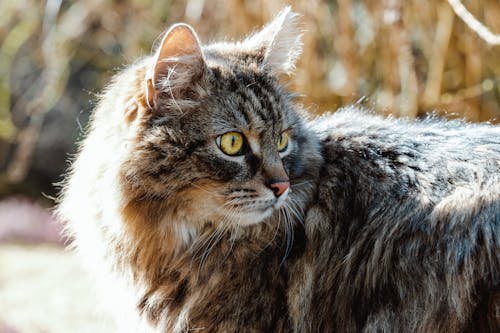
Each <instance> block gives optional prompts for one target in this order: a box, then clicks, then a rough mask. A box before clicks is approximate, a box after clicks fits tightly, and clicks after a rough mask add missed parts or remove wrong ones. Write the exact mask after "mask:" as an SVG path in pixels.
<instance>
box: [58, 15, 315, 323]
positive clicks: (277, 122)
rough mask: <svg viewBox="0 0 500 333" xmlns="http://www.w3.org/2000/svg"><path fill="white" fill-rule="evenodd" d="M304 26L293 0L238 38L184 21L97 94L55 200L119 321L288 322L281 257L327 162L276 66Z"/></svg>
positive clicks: (290, 60)
mask: <svg viewBox="0 0 500 333" xmlns="http://www.w3.org/2000/svg"><path fill="white" fill-rule="evenodd" d="M299 38H300V34H298V33H297V28H296V15H295V14H294V13H292V12H290V10H289V9H285V10H284V11H282V12H281V13H280V14H279V15H278V16H277V17H276V18H275V19H274V20H273V21H272V22H270V23H269V24H268V25H267V26H266V27H264V28H263V29H262V30H261V31H259V32H257V33H255V34H253V35H252V36H250V37H248V38H247V39H245V40H243V41H241V42H237V43H220V44H212V45H208V46H201V44H200V43H199V41H198V37H197V36H196V34H195V32H194V31H193V30H192V28H190V27H189V26H187V25H185V24H177V25H174V26H173V27H171V28H170V29H169V30H168V31H167V32H166V34H165V36H164V37H163V40H162V42H161V44H160V45H159V47H158V50H157V52H156V54H155V55H154V56H152V57H147V58H145V59H142V60H140V61H138V62H137V63H135V64H134V65H132V66H130V67H129V68H127V69H125V70H124V71H123V72H121V73H120V74H118V75H117V76H116V77H115V78H114V80H113V83H112V84H111V85H110V86H109V87H108V89H107V90H106V92H105V93H104V95H103V96H102V97H101V100H100V103H99V105H98V106H97V108H96V110H95V111H94V113H93V116H92V121H91V124H90V128H89V131H88V134H87V137H86V138H85V140H84V141H83V142H82V144H81V149H80V151H79V153H78V157H77V158H76V160H75V161H74V162H73V165H72V168H71V172H70V175H69V177H68V179H67V182H66V184H65V189H64V193H63V196H62V200H61V204H60V206H59V209H58V212H59V215H60V216H61V217H62V218H63V219H64V220H66V221H68V224H67V228H68V230H69V232H70V233H71V234H73V236H74V239H75V241H74V245H75V246H76V248H77V249H78V251H79V253H80V254H81V256H82V258H83V259H84V260H85V262H86V265H88V266H89V269H90V271H91V272H92V273H93V274H95V275H98V276H97V278H98V280H99V281H100V282H101V286H102V289H103V291H104V293H106V296H105V297H106V298H107V299H108V300H110V301H111V303H112V304H111V306H112V307H113V308H114V310H115V311H116V312H117V315H118V318H120V320H119V321H120V322H121V323H123V325H122V327H120V331H126V330H128V331H132V332H138V331H148V332H187V331H191V330H199V331H203V332H243V331H248V332H289V331H290V330H291V327H290V321H289V319H288V315H287V313H288V311H287V302H286V299H287V298H286V291H287V275H286V271H285V265H284V264H283V260H284V258H285V257H286V255H287V252H290V251H291V248H292V244H291V242H292V238H291V236H290V235H291V232H292V227H293V226H292V216H294V215H299V214H301V212H300V211H299V209H300V208H299V205H305V204H307V202H308V201H309V200H310V198H312V189H313V187H314V182H312V181H310V179H313V178H314V177H315V174H317V173H318V168H319V165H320V156H319V153H318V151H319V150H318V149H317V147H316V141H315V139H314V137H312V136H311V135H310V134H309V133H308V132H307V131H306V130H305V129H304V127H303V125H302V120H301V118H300V116H299V115H298V113H297V112H296V106H295V104H294V102H293V100H294V96H293V95H292V94H291V93H289V92H288V91H287V90H286V89H285V88H284V87H283V86H282V85H281V84H280V83H279V81H278V78H277V76H278V75H279V74H281V73H287V72H290V71H291V70H292V68H293V66H294V61H295V59H296V58H297V56H298V55H299V52H300V46H301V45H300V41H299ZM271 215H272V216H273V218H272V219H269V217H270V216H271Z"/></svg>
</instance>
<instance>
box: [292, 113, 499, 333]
mask: <svg viewBox="0 0 500 333" xmlns="http://www.w3.org/2000/svg"><path fill="white" fill-rule="evenodd" d="M312 128H313V130H315V131H316V132H317V133H318V134H319V136H320V137H321V138H322V144H321V147H322V155H323V157H324V159H325V161H324V167H323V169H322V171H321V176H320V179H319V187H318V194H317V198H316V200H315V201H316V202H315V204H313V205H312V206H311V207H309V208H308V213H307V218H306V222H305V228H306V235H307V246H306V250H305V252H304V254H303V257H302V258H301V259H300V260H299V261H298V263H296V264H295V265H296V266H295V267H296V268H295V270H294V269H292V271H293V273H292V275H291V276H292V278H291V283H293V284H295V285H294V286H292V287H291V289H292V290H291V293H290V294H291V295H299V293H300V290H303V289H306V290H311V292H310V293H309V294H308V295H303V297H306V298H307V297H309V301H304V299H302V300H300V301H299V299H297V297H296V296H292V298H291V301H290V304H291V307H293V306H294V305H295V306H297V309H294V310H292V311H293V312H294V313H295V314H298V315H295V316H294V318H295V320H296V321H297V322H298V323H299V324H298V326H299V329H298V331H303V332H362V331H363V332H462V331H470V332H482V331H486V332H488V331H489V332H495V331H498V329H499V328H500V317H499V316H500V128H499V127H495V126H487V125H471V124H465V123H462V122H458V121H455V122H446V121H440V120H437V119H428V120H425V121H420V122H409V121H404V120H394V119H392V120H389V119H383V118H382V117H376V116H373V115H370V114H367V113H366V112H363V111H360V110H356V107H352V108H351V109H350V110H349V109H348V110H344V111H340V112H338V113H336V114H334V115H331V116H325V117H322V118H319V119H318V120H316V121H315V122H314V124H312ZM320 244H321V245H320ZM319 299H321V301H320V302H318V300H319ZM306 304H310V307H309V306H305V305H306Z"/></svg>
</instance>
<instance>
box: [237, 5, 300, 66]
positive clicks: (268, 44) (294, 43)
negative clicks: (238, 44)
mask: <svg viewBox="0 0 500 333" xmlns="http://www.w3.org/2000/svg"><path fill="white" fill-rule="evenodd" d="M298 17H299V15H298V14H297V13H294V12H292V11H291V8H290V6H287V7H285V8H284V9H283V10H281V12H280V13H279V14H278V15H277V16H276V17H275V18H274V19H273V20H272V21H271V22H269V23H268V24H267V25H266V26H265V27H264V28H262V30H260V31H259V32H257V33H255V34H254V35H252V36H250V37H248V38H247V39H246V40H245V41H243V43H242V44H243V45H245V44H246V45H247V46H248V47H249V48H250V49H252V48H253V49H259V48H263V49H264V59H263V61H262V65H263V66H264V67H268V68H270V69H272V70H276V71H278V72H284V73H286V74H290V73H291V72H293V70H294V69H295V63H296V61H297V59H298V57H299V56H300V54H301V53H302V42H301V38H302V31H301V30H300V29H299V25H298Z"/></svg>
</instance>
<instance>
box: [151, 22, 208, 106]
mask: <svg viewBox="0 0 500 333" xmlns="http://www.w3.org/2000/svg"><path fill="white" fill-rule="evenodd" d="M204 66H205V60H204V56H203V52H202V50H201V45H200V42H199V40H198V36H197V35H196V33H195V32H194V30H193V28H191V27H190V26H189V25H187V24H184V23H178V24H175V25H173V26H172V27H171V28H170V29H169V30H168V31H167V32H166V33H165V36H164V37H163V39H162V41H161V43H160V46H159V47H158V50H157V51H156V54H155V56H154V64H153V66H152V67H151V68H150V70H149V72H148V74H147V77H146V95H147V102H148V105H149V107H150V108H153V107H154V105H155V99H156V98H157V97H158V95H159V93H160V92H162V91H170V92H171V93H172V92H174V91H178V90H180V89H182V88H183V87H186V86H187V85H189V84H190V83H192V81H193V80H194V79H195V78H196V77H197V76H198V75H199V74H201V73H202V72H203V69H204Z"/></svg>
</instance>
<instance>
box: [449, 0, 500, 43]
mask: <svg viewBox="0 0 500 333" xmlns="http://www.w3.org/2000/svg"><path fill="white" fill-rule="evenodd" d="M448 2H449V4H450V6H451V7H452V8H453V10H454V11H455V14H457V16H458V17H460V18H461V19H462V20H463V21H464V22H465V24H467V25H468V26H469V28H471V29H472V30H473V31H475V32H476V33H477V34H478V35H479V37H481V38H482V39H483V40H485V41H486V43H488V44H491V45H500V34H494V33H493V32H491V31H490V29H488V28H487V27H486V26H485V25H484V24H482V23H481V22H479V20H477V19H476V18H475V17H474V15H472V14H471V13H470V12H469V11H468V10H467V8H465V6H464V5H463V4H462V2H460V0H448Z"/></svg>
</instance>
